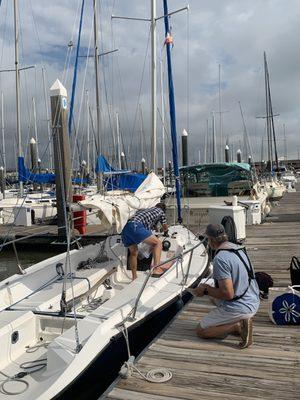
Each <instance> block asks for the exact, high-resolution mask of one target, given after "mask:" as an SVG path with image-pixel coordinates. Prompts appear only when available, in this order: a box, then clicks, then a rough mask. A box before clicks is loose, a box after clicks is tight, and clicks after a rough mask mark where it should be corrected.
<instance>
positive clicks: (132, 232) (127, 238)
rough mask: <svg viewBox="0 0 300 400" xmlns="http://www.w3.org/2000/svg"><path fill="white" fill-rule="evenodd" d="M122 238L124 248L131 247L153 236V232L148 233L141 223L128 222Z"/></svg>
mask: <svg viewBox="0 0 300 400" xmlns="http://www.w3.org/2000/svg"><path fill="white" fill-rule="evenodd" d="M121 236H122V240H123V244H124V246H125V247H129V246H131V245H132V244H139V243H141V242H143V241H144V240H145V239H147V238H148V237H150V236H152V232H151V231H148V229H146V228H145V227H144V225H143V224H141V223H140V222H135V221H128V222H127V224H126V225H125V226H124V228H123V230H122V233H121Z"/></svg>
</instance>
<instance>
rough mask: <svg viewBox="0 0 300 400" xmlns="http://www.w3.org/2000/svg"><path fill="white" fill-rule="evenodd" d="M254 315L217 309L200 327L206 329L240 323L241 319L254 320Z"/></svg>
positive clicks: (210, 313)
mask: <svg viewBox="0 0 300 400" xmlns="http://www.w3.org/2000/svg"><path fill="white" fill-rule="evenodd" d="M253 315H254V314H240V313H235V312H232V311H226V310H224V308H221V307H216V308H214V309H213V310H211V311H210V312H209V313H208V314H207V315H205V316H204V317H203V318H202V319H201V321H200V324H199V325H200V327H201V328H202V329H206V328H209V327H211V326H218V325H225V324H230V323H232V322H237V321H240V320H241V319H248V318H252V317H253Z"/></svg>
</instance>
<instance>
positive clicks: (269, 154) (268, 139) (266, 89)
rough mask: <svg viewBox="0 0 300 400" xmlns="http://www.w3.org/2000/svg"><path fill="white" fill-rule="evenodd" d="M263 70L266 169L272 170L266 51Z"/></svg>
mask: <svg viewBox="0 0 300 400" xmlns="http://www.w3.org/2000/svg"><path fill="white" fill-rule="evenodd" d="M264 71H265V96H266V120H267V121H266V122H267V142H268V169H269V171H272V161H273V160H272V159H273V154H272V153H273V152H272V140H271V126H270V104H269V93H268V66H267V57H266V52H264Z"/></svg>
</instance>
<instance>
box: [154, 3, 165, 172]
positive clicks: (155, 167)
mask: <svg viewBox="0 0 300 400" xmlns="http://www.w3.org/2000/svg"><path fill="white" fill-rule="evenodd" d="M164 15H166V13H165V14H164ZM151 66H152V68H151V131H152V143H151V144H152V146H151V151H152V157H151V158H152V160H151V161H152V169H153V171H154V172H155V173H156V169H157V165H156V112H157V111H156V109H157V105H156V0H151Z"/></svg>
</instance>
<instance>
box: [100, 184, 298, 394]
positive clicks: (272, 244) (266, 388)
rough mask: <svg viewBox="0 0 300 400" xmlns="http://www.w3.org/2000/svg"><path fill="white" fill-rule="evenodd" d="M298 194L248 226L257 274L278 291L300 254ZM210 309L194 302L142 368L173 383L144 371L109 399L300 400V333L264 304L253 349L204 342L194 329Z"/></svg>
mask: <svg viewBox="0 0 300 400" xmlns="http://www.w3.org/2000/svg"><path fill="white" fill-rule="evenodd" d="M299 189H300V188H299ZM299 238H300V192H296V193H288V194H286V195H285V197H284V198H283V199H282V201H281V202H280V204H279V205H278V206H277V207H275V208H274V209H273V210H272V213H271V216H270V218H269V219H268V221H267V222H266V223H264V224H262V225H259V226H249V227H247V243H246V245H247V248H248V253H249V255H250V257H251V260H252V262H253V265H254V267H255V270H256V271H265V272H267V273H269V274H271V275H272V277H273V279H274V285H275V286H279V287H281V286H282V287H284V286H287V285H288V284H290V277H289V272H288V270H287V269H288V267H289V263H290V260H291V257H292V256H293V255H297V254H298V255H300V245H299ZM211 307H212V305H211V304H210V303H209V301H208V299H206V298H194V299H193V301H191V302H190V303H189V304H187V305H186V306H185V308H184V309H183V310H182V311H181V312H180V313H179V314H178V315H177V316H176V317H175V319H174V320H173V322H172V323H171V324H170V325H169V327H168V328H167V329H166V330H165V331H164V332H163V333H162V334H161V335H160V336H158V337H157V338H156V340H155V341H154V342H153V343H152V344H151V345H150V346H149V348H148V349H147V350H146V351H145V352H144V353H143V355H142V356H141V357H140V359H139V360H138V362H137V364H136V365H137V367H138V368H139V369H140V370H141V371H143V372H147V371H149V370H150V369H153V368H158V367H164V368H167V369H169V370H170V371H171V372H172V374H173V378H172V379H171V380H170V381H169V382H166V383H162V384H157V383H149V382H147V381H145V380H144V379H143V378H142V377H141V376H140V375H139V374H138V373H134V374H133V376H132V377H130V378H128V379H126V380H122V379H118V380H117V381H116V383H115V386H114V387H113V388H112V389H111V390H110V391H109V392H108V393H106V394H105V395H104V397H103V398H106V399H115V400H121V399H122V400H137V399H145V400H150V399H153V400H178V399H189V400H196V399H197V400H198V399H207V400H212V399H216V400H218V399H225V400H227V399H228V400H229V399H231V400H236V399H242V398H243V399H249V400H251V399H253V400H254V399H264V400H265V399H266V400H267V399H276V400H277V399H278V400H281V399H282V400H285V399H289V400H290V399H296V398H298V396H299V391H300V379H299V376H300V329H299V327H297V326H276V325H274V324H273V323H272V322H271V321H270V320H269V317H268V301H262V302H261V306H260V309H259V312H258V313H257V315H256V316H255V319H254V335H253V338H254V344H253V346H252V347H250V348H248V349H244V350H240V349H238V348H237V343H238V338H236V337H234V336H228V337H227V338H226V339H224V340H222V341H221V340H211V341H208V340H202V339H199V338H198V337H197V336H196V335H195V327H196V325H197V323H198V322H199V320H200V319H201V317H202V316H203V315H205V314H206V313H207V312H208V311H209V310H210V309H211Z"/></svg>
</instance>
